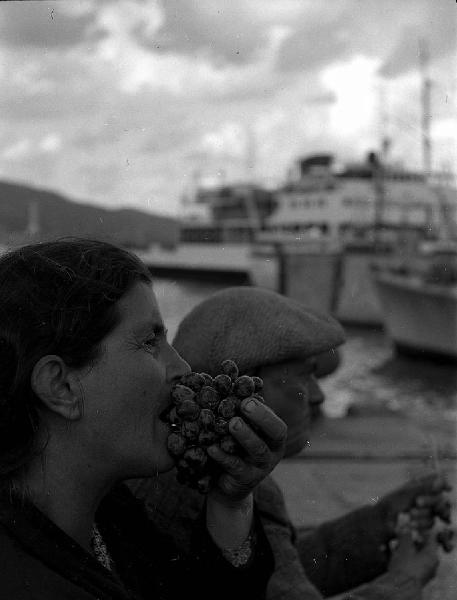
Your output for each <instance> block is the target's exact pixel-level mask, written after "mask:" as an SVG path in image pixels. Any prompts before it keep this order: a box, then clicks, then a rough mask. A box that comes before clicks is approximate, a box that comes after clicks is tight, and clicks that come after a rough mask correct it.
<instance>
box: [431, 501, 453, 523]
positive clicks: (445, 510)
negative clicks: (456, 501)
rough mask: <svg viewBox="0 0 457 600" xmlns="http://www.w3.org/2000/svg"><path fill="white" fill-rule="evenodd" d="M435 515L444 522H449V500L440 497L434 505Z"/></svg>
mask: <svg viewBox="0 0 457 600" xmlns="http://www.w3.org/2000/svg"><path fill="white" fill-rule="evenodd" d="M433 512H434V513H435V515H436V516H437V517H439V518H440V519H441V520H442V521H443V522H444V523H448V524H449V523H450V522H451V503H450V502H449V500H445V499H444V498H443V499H441V501H440V502H438V504H436V506H435V507H434V511H433Z"/></svg>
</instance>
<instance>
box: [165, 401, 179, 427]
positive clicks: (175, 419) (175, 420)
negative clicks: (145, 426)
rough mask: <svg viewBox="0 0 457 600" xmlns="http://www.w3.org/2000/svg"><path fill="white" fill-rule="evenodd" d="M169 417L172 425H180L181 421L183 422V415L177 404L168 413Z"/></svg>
mask: <svg viewBox="0 0 457 600" xmlns="http://www.w3.org/2000/svg"><path fill="white" fill-rule="evenodd" d="M167 417H168V421H169V422H170V424H171V425H179V424H180V423H182V419H181V417H180V416H179V415H178V413H177V412H176V406H173V408H172V409H171V410H170V412H169V413H168V415H167Z"/></svg>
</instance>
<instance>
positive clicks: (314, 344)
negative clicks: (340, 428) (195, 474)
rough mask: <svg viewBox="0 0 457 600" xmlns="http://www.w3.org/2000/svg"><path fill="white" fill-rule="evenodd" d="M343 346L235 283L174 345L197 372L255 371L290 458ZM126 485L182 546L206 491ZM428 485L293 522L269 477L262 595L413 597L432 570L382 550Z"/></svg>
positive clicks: (329, 332)
mask: <svg viewBox="0 0 457 600" xmlns="http://www.w3.org/2000/svg"><path fill="white" fill-rule="evenodd" d="M343 342H344V331H343V329H342V327H341V325H340V324H339V323H338V322H337V321H336V320H335V319H333V318H332V317H330V316H327V315H324V314H321V313H319V312H316V311H314V310H311V309H309V308H307V307H306V306H304V305H303V304H301V303H299V302H297V301H294V300H292V299H290V298H287V297H285V296H283V295H281V294H277V293H275V292H272V291H269V290H265V289H262V288H256V287H233V288H226V289H223V290H221V291H219V292H217V293H215V294H213V295H211V296H209V297H208V298H206V299H205V300H203V301H202V302H201V303H200V304H198V305H197V306H196V307H195V308H193V310H191V311H190V312H189V313H188V314H187V315H186V316H185V317H184V319H183V320H182V322H181V323H180V325H179V328H178V331H177V333H176V336H175V339H174V341H173V346H174V347H175V349H176V350H177V351H178V352H179V354H180V355H181V356H182V357H183V358H184V359H185V360H186V361H187V362H188V363H189V364H190V366H191V367H192V370H193V371H197V372H206V373H209V374H210V375H212V376H214V375H217V374H218V373H219V372H220V365H221V363H222V361H224V360H226V359H232V360H234V361H235V362H236V363H237V365H238V367H239V371H240V373H242V374H250V375H257V376H259V377H261V378H262V379H263V384H264V386H263V392H262V393H263V397H264V399H265V402H266V404H267V405H268V406H270V408H272V409H273V410H274V411H275V412H276V413H277V414H278V415H279V417H280V418H281V419H282V420H283V421H285V422H286V424H287V426H288V439H287V444H286V452H285V456H286V457H287V456H292V455H294V454H297V453H299V452H300V451H301V450H302V449H303V448H304V446H305V445H306V443H307V441H308V440H309V434H310V428H311V427H310V426H311V421H312V416H313V413H315V411H316V407H317V406H319V405H320V404H321V403H322V402H323V401H324V395H323V393H322V391H321V389H320V387H319V385H318V382H317V379H318V378H319V377H323V376H325V375H327V374H329V373H331V372H333V371H334V370H335V369H336V368H337V366H338V364H339V355H338V351H337V347H338V346H340V345H341V344H342V343H343ZM131 485H132V489H133V490H134V491H135V493H136V494H137V495H138V496H140V497H142V498H143V499H144V500H146V503H147V505H148V506H149V508H150V510H151V516H152V518H154V520H155V521H156V524H157V525H158V527H159V528H161V529H162V530H164V531H167V532H168V533H169V534H171V535H173V537H174V538H175V542H176V543H177V544H178V546H180V547H181V548H182V550H183V552H185V551H186V549H187V548H188V546H189V540H190V537H191V532H192V529H193V526H194V523H195V522H196V519H197V516H198V514H199V513H200V509H201V505H202V503H203V502H204V497H203V496H202V495H200V494H199V493H198V492H195V491H194V490H191V489H189V488H187V487H186V486H181V485H179V484H178V483H177V482H176V479H175V475H174V473H173V472H171V473H168V474H165V475H163V476H160V477H159V478H158V480H157V481H156V480H153V481H152V480H140V481H134V482H131ZM431 486H432V482H431V479H430V478H426V479H424V480H423V481H420V482H418V483H417V484H408V485H407V486H404V487H402V488H400V489H399V490H397V491H395V492H393V493H391V494H389V495H387V496H385V497H384V498H383V499H381V500H380V501H379V502H378V503H377V504H376V505H375V506H367V507H362V508H360V509H358V510H356V511H353V512H351V513H349V514H348V515H345V516H344V517H342V518H339V519H335V520H333V521H331V522H327V523H323V524H322V525H320V526H318V527H314V528H305V527H302V528H295V527H294V526H293V525H292V523H291V521H290V518H289V516H288V514H287V510H286V507H285V503H284V496H283V494H282V492H281V490H280V489H279V487H278V485H277V484H276V483H275V482H274V480H273V478H271V477H269V478H267V479H266V480H264V482H263V483H262V484H261V485H260V486H259V488H258V490H257V492H256V497H255V500H256V510H257V511H258V514H259V516H260V518H261V520H262V523H263V526H264V529H265V532H266V534H267V537H268V539H269V541H270V544H271V547H272V550H273V553H274V556H275V564H276V568H275V572H274V574H273V576H272V578H271V580H270V582H269V586H268V590H267V598H268V599H269V600H273V599H278V600H279V599H287V600H317V599H320V598H322V597H323V596H325V597H327V596H330V595H334V594H339V593H341V592H344V591H347V590H350V589H351V590H354V588H357V589H356V590H354V591H353V592H352V593H351V595H350V598H351V599H353V600H375V599H380V598H389V599H390V600H397V599H398V600H403V599H411V600H412V599H414V600H418V599H419V598H420V597H421V588H422V585H423V584H424V583H425V580H428V579H430V578H431V577H432V575H433V573H432V572H431V571H433V569H429V571H430V573H428V574H426V573H425V571H426V567H424V566H422V570H423V573H422V575H423V577H422V580H421V579H420V577H418V576H417V575H420V573H419V572H418V570H420V568H421V567H420V566H418V565H417V564H416V563H414V561H413V563H408V559H407V558H405V559H404V560H403V561H398V560H397V561H396V562H395V561H390V556H389V553H388V547H389V540H390V539H391V538H392V537H393V525H392V523H393V521H395V519H396V516H397V514H398V513H399V512H401V511H403V510H406V509H407V508H408V507H409V506H410V505H411V504H412V503H413V502H414V500H415V498H416V497H417V496H419V495H422V496H427V497H430V498H435V496H438V495H439V494H440V493H441V491H442V490H441V489H439V490H438V491H434V492H432V491H431ZM427 511H429V509H428V508H427V509H426V511H424V515H422V517H424V518H425V516H427V515H425V512H427ZM419 525H420V524H419ZM430 561H432V562H433V558H431V559H430V560H429V562H430ZM398 562H403V563H404V567H401V568H400V567H398ZM423 562H424V564H425V563H426V562H427V561H423ZM391 565H394V566H395V569H394V568H391ZM412 573H413V574H414V576H413V575H412ZM357 586H359V587H357Z"/></svg>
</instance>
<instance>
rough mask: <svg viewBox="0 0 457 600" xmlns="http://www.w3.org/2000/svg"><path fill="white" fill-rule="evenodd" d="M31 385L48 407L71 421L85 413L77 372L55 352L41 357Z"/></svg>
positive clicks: (35, 367) (33, 372)
mask: <svg viewBox="0 0 457 600" xmlns="http://www.w3.org/2000/svg"><path fill="white" fill-rule="evenodd" d="M31 386H32V389H33V391H34V392H35V394H36V395H37V396H38V397H39V398H40V400H41V401H42V403H43V404H44V406H46V408H47V409H49V410H50V411H52V412H53V413H56V414H58V415H60V416H62V417H63V418H64V419H68V420H70V421H77V420H79V419H80V418H81V417H82V414H83V397H82V392H83V390H82V388H81V385H80V383H79V379H78V377H77V376H76V374H75V373H74V372H73V371H72V370H71V369H69V368H68V367H67V365H66V364H65V362H64V361H63V360H62V359H61V358H60V356H57V355H55V354H48V355H46V356H43V357H42V358H40V360H39V361H38V362H37V363H36V364H35V366H34V367H33V371H32V376H31Z"/></svg>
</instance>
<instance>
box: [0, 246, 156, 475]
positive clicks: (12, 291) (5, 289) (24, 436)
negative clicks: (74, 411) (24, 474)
mask: <svg viewBox="0 0 457 600" xmlns="http://www.w3.org/2000/svg"><path fill="white" fill-rule="evenodd" d="M140 281H141V282H146V283H150V282H151V275H150V273H149V271H148V269H147V267H146V266H145V265H144V264H143V263H142V262H141V260H140V259H139V258H138V257H136V256H135V255H133V254H131V253H130V252H127V251H126V250H123V249H122V248H119V247H117V246H115V245H113V244H109V243H107V242H103V241H99V240H90V239H82V238H66V239H60V240H55V241H49V242H42V243H35V244H30V245H27V246H23V247H21V248H18V249H15V250H11V251H9V252H7V253H5V254H4V255H3V256H1V257H0V481H1V478H3V479H13V478H14V477H16V476H17V475H18V473H19V472H20V471H21V469H22V467H24V465H26V464H27V463H28V462H29V460H30V459H31V457H32V456H33V455H34V454H35V453H36V452H39V451H40V450H39V449H37V448H35V433H36V431H37V429H38V425H39V412H38V407H39V403H40V401H39V399H38V397H37V396H36V395H35V394H34V392H33V390H32V388H31V382H30V380H31V374H32V371H33V367H34V365H35V364H36V362H37V361H38V360H39V359H40V358H41V357H42V356H45V355H46V354H57V355H58V356H60V357H61V358H62V359H63V360H64V361H65V363H66V364H67V365H69V366H71V367H75V368H79V367H84V366H86V365H89V364H91V363H93V362H94V361H96V360H97V358H98V357H99V356H100V353H101V341H102V340H103V339H104V337H105V336H106V335H107V334H108V333H109V332H110V331H112V330H113V329H114V327H115V326H116V325H117V323H118V322H119V315H118V311H117V302H118V300H119V299H120V298H121V297H122V296H123V295H124V294H125V293H126V292H128V291H129V289H130V288H131V287H132V286H133V285H134V284H135V283H136V282H140Z"/></svg>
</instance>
